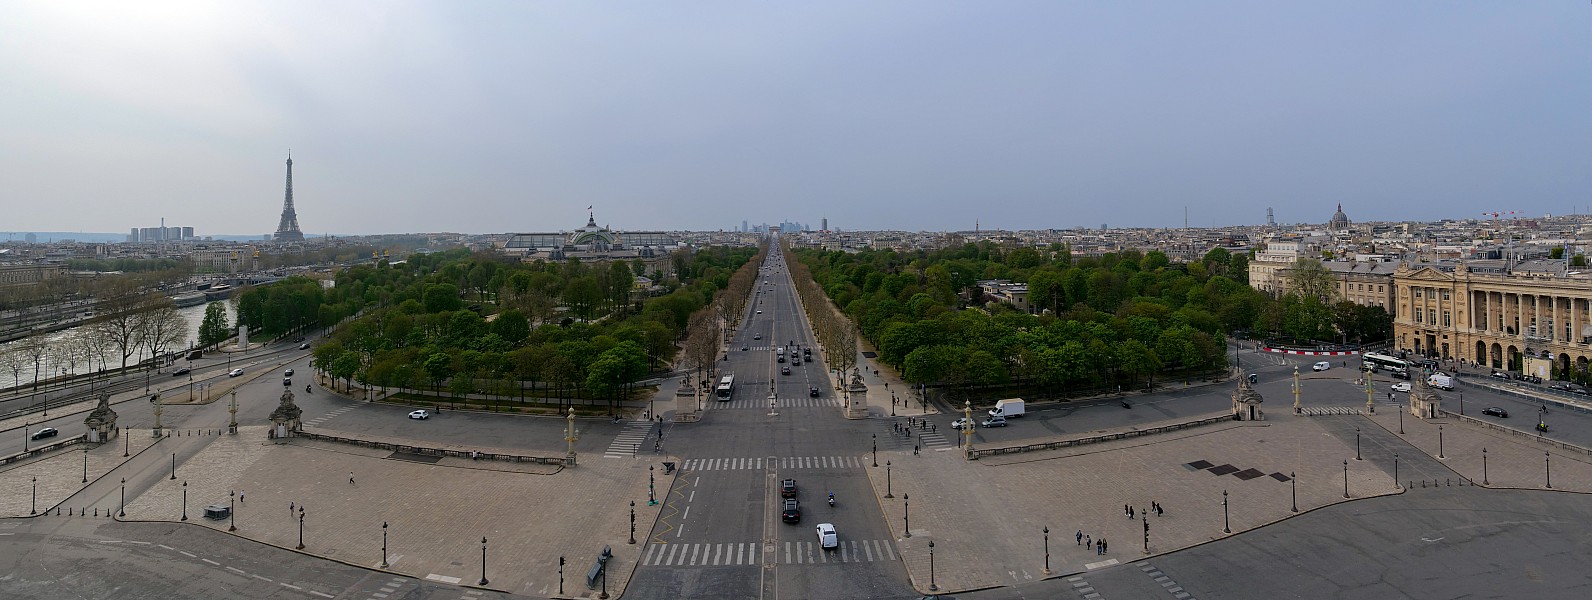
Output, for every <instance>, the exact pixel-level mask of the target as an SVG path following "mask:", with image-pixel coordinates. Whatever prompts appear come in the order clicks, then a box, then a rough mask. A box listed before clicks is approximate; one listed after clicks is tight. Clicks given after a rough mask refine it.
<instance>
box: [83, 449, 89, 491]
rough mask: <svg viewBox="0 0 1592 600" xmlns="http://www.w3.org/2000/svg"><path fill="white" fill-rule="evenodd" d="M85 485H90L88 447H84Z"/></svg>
mask: <svg viewBox="0 0 1592 600" xmlns="http://www.w3.org/2000/svg"><path fill="white" fill-rule="evenodd" d="M83 483H88V445H87V444H84V445H83Z"/></svg>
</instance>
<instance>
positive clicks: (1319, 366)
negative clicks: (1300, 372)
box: [1310, 360, 1332, 371]
mask: <svg viewBox="0 0 1592 600" xmlns="http://www.w3.org/2000/svg"><path fill="white" fill-rule="evenodd" d="M1331 368H1332V363H1329V362H1327V361H1324V360H1323V361H1321V362H1318V363H1316V364H1313V365H1310V370H1312V371H1325V370H1327V369H1331Z"/></svg>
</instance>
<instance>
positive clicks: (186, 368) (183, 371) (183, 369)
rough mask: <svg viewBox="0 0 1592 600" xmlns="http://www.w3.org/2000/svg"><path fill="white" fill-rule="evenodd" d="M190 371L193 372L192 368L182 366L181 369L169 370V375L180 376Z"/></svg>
mask: <svg viewBox="0 0 1592 600" xmlns="http://www.w3.org/2000/svg"><path fill="white" fill-rule="evenodd" d="M192 372H193V369H190V368H188V367H183V368H181V369H177V370H175V371H172V372H171V376H172V377H182V376H183V375H187V374H189V373H192Z"/></svg>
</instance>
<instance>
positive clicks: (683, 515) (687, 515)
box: [680, 506, 691, 521]
mask: <svg viewBox="0 0 1592 600" xmlns="http://www.w3.org/2000/svg"><path fill="white" fill-rule="evenodd" d="M689 518H691V507H689V506H687V507H685V512H684V513H681V514H680V520H681V521H684V520H686V519H689Z"/></svg>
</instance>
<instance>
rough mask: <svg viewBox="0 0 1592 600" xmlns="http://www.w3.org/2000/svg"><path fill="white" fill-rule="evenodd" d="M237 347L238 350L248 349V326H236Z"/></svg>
mask: <svg viewBox="0 0 1592 600" xmlns="http://www.w3.org/2000/svg"><path fill="white" fill-rule="evenodd" d="M238 347H239V348H248V347H249V326H248V325H239V326H238Z"/></svg>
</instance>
